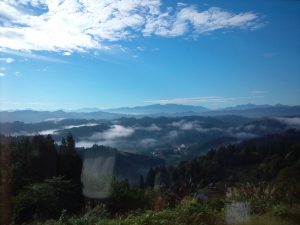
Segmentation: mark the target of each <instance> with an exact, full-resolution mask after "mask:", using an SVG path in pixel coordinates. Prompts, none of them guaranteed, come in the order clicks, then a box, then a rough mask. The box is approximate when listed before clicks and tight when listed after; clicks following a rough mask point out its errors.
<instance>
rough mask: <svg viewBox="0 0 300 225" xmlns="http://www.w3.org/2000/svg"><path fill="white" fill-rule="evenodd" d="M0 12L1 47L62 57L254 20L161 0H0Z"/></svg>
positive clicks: (254, 21) (241, 25)
mask: <svg viewBox="0 0 300 225" xmlns="http://www.w3.org/2000/svg"><path fill="white" fill-rule="evenodd" d="M32 8H33V9H35V10H32ZM165 8H167V9H166V10H165ZM0 16H1V17H2V21H1V25H0V47H2V48H5V49H10V50H17V51H19V50H22V51H52V52H61V53H62V54H65V55H69V54H71V52H76V51H77V52H78V51H79V52H83V51H87V50H89V49H106V50H109V48H110V47H109V46H111V42H115V41H120V40H127V39H131V38H135V37H137V36H151V35H158V36H171V37H172V36H173V37H175V36H182V35H186V34H193V35H199V34H202V33H205V32H211V31H214V30H218V29H224V28H229V29H230V28H252V27H254V26H256V25H257V23H258V21H257V20H258V16H257V15H256V14H255V13H252V12H245V13H238V14H235V13H232V12H228V11H226V10H223V9H220V8H215V7H214V8H209V9H208V10H206V11H199V10H198V9H197V8H196V7H195V6H189V5H185V4H179V5H177V7H176V8H170V7H166V5H163V3H162V2H161V1H160V0H119V1H116V0H115V1H112V0H65V1H62V0H3V1H1V2H0Z"/></svg>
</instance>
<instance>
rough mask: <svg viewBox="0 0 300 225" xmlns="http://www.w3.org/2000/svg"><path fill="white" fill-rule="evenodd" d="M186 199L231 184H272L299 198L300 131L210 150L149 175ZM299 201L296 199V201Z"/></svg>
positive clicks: (148, 176)
mask: <svg viewBox="0 0 300 225" xmlns="http://www.w3.org/2000/svg"><path fill="white" fill-rule="evenodd" d="M151 177H152V180H155V183H153V185H154V186H156V187H160V188H161V187H163V188H164V189H169V190H170V191H172V192H174V193H176V194H178V195H180V196H185V195H187V194H190V193H192V192H195V191H196V190H198V189H199V188H203V187H207V185H209V184H213V186H215V187H217V186H219V187H222V186H223V187H224V186H225V184H226V185H230V184H234V183H245V182H254V183H258V182H262V181H263V182H271V183H276V184H278V185H279V186H282V187H284V188H285V191H286V192H287V193H288V192H291V193H293V195H294V194H297V196H298V197H300V195H299V194H300V131H296V130H289V131H287V132H286V133H284V134H274V135H267V136H265V137H262V138H257V139H252V140H249V141H245V142H242V143H240V144H237V145H228V146H227V147H221V148H219V149H218V150H211V151H209V152H208V153H207V154H206V155H204V156H200V157H197V158H195V159H193V160H191V161H186V162H181V163H180V164H179V165H178V166H176V167H172V166H170V167H160V168H156V169H154V170H151V171H149V173H148V175H147V179H148V180H151V179H150V178H151ZM298 199H299V198H298Z"/></svg>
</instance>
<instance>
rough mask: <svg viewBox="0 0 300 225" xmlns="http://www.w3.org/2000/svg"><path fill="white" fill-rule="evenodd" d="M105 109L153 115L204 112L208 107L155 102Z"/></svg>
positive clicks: (111, 111)
mask: <svg viewBox="0 0 300 225" xmlns="http://www.w3.org/2000/svg"><path fill="white" fill-rule="evenodd" d="M105 111H106V112H110V113H119V114H131V115H151V114H159V113H165V114H174V113H184V112H194V113H202V112H206V111H208V109H207V108H205V107H202V106H193V105H176V104H166V105H160V104H155V105H147V106H136V107H122V108H115V109H107V110H105Z"/></svg>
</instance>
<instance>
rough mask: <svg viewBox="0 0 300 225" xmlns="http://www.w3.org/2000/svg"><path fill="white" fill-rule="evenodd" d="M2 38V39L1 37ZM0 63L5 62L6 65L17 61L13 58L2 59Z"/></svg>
mask: <svg viewBox="0 0 300 225" xmlns="http://www.w3.org/2000/svg"><path fill="white" fill-rule="evenodd" d="M0 38H1V37H0ZM0 61H1V62H5V63H12V62H14V61H15V60H14V59H13V58H9V57H8V58H0Z"/></svg>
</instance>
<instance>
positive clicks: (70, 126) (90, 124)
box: [64, 123, 99, 129]
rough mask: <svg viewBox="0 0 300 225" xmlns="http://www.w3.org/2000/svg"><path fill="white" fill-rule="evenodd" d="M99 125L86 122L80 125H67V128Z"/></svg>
mask: <svg viewBox="0 0 300 225" xmlns="http://www.w3.org/2000/svg"><path fill="white" fill-rule="evenodd" d="M97 125H99V124H98V123H85V124H80V125H68V126H65V127H64V128H65V129H72V128H79V127H94V126H97Z"/></svg>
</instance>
